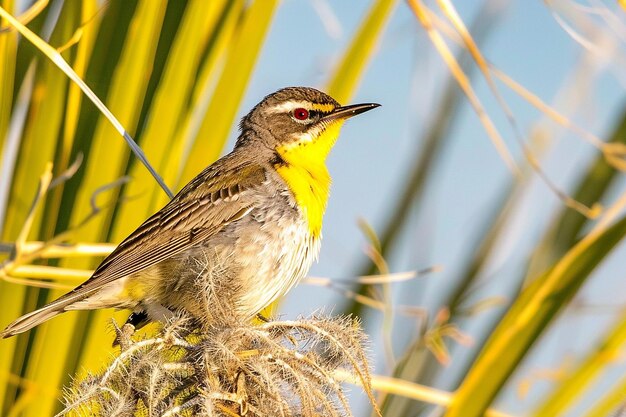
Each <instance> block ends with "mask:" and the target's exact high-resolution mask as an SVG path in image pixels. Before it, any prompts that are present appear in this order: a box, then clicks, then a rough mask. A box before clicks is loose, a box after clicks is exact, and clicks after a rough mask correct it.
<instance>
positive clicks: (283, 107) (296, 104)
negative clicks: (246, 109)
mask: <svg viewBox="0 0 626 417" xmlns="http://www.w3.org/2000/svg"><path fill="white" fill-rule="evenodd" d="M297 108H303V109H307V110H310V109H311V103H309V102H307V101H300V100H289V101H285V102H283V103H280V104H277V105H275V106H272V107H269V108H268V109H266V110H265V111H266V112H267V113H270V114H273V113H289V112H290V111H292V110H295V109H297Z"/></svg>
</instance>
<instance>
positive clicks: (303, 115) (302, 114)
mask: <svg viewBox="0 0 626 417" xmlns="http://www.w3.org/2000/svg"><path fill="white" fill-rule="evenodd" d="M293 117H295V118H296V119H298V120H306V119H308V118H309V111H308V110H307V109H303V108H302V107H298V108H297V109H295V110H294V111H293Z"/></svg>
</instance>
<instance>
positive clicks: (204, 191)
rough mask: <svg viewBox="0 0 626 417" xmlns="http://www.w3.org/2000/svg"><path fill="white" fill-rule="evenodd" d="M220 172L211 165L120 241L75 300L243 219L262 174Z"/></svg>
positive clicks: (246, 169) (256, 170) (254, 170)
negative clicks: (248, 194)
mask: <svg viewBox="0 0 626 417" xmlns="http://www.w3.org/2000/svg"><path fill="white" fill-rule="evenodd" d="M218 170H219V169H217V166H216V165H212V166H210V167H209V168H207V169H206V170H204V171H203V172H202V173H201V174H200V175H198V176H197V177H196V178H194V179H193V180H192V181H191V182H190V183H189V184H187V186H186V187H185V188H184V189H183V190H181V191H180V192H179V193H178V194H177V195H176V196H175V197H174V198H173V199H172V201H170V202H169V203H168V204H167V205H166V206H165V207H163V208H162V209H161V210H160V211H158V212H157V213H155V214H154V215H153V216H152V217H150V218H149V219H148V220H146V221H145V222H144V223H143V224H142V225H141V226H139V227H138V228H137V229H136V230H135V231H134V232H133V233H131V234H130V236H128V237H127V238H126V239H124V240H123V241H122V242H121V243H120V244H119V246H118V247H117V248H116V249H115V250H114V251H113V252H112V253H111V254H110V255H109V256H108V257H107V258H106V259H105V260H104V261H103V262H102V263H101V264H100V266H99V267H98V268H97V269H96V271H95V272H94V274H93V275H92V276H91V278H90V279H89V280H87V281H86V282H84V283H83V284H82V285H80V286H79V287H77V288H76V289H75V290H74V291H72V293H74V294H73V295H75V296H76V295H78V294H77V293H89V292H92V291H94V290H96V289H97V288H100V287H102V286H103V285H105V284H107V283H109V282H112V281H114V280H116V279H119V278H123V277H125V276H128V275H130V274H133V273H136V272H139V271H141V270H143V269H146V268H148V267H150V266H152V265H155V264H157V263H159V262H161V261H164V260H166V259H168V258H170V257H172V256H174V255H176V254H179V253H182V252H184V251H186V250H187V249H189V248H191V247H193V246H194V245H196V244H198V243H199V242H202V241H204V240H206V239H207V238H209V237H211V236H212V235H214V234H215V233H217V232H218V231H219V230H221V229H222V228H223V227H224V226H225V225H227V224H229V223H231V222H233V221H235V220H237V219H239V218H241V217H243V216H245V215H246V214H247V213H248V212H249V210H250V209H251V207H252V204H253V203H254V199H253V198H242V197H244V193H245V191H246V190H248V189H250V188H253V187H255V186H258V185H260V184H261V183H262V182H263V181H264V180H265V169H264V168H263V167H261V166H258V165H252V166H237V167H233V168H232V169H229V170H226V171H225V172H224V171H222V172H221V174H222V175H219V176H217V175H215V172H216V171H218Z"/></svg>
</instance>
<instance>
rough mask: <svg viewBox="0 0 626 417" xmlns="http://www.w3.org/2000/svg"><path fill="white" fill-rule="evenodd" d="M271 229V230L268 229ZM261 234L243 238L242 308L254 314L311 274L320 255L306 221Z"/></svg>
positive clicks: (317, 241)
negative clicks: (312, 265)
mask: <svg viewBox="0 0 626 417" xmlns="http://www.w3.org/2000/svg"><path fill="white" fill-rule="evenodd" d="M268 229H270V228H268ZM271 229H272V230H262V231H261V232H260V233H258V234H256V235H255V234H254V233H252V234H249V235H245V234H244V235H242V236H241V238H240V244H239V245H238V246H239V247H240V248H241V252H242V256H241V258H240V259H241V265H242V269H241V273H240V279H241V282H242V283H245V285H244V286H245V287H246V290H244V291H242V294H241V297H240V299H239V305H240V307H239V308H240V309H241V310H242V311H243V312H245V313H247V314H251V315H254V314H256V313H258V312H259V311H261V310H262V309H263V308H265V307H267V306H268V305H269V304H270V303H272V302H273V301H275V300H276V299H277V298H279V297H281V296H283V295H284V294H286V293H287V292H288V291H289V290H290V289H291V288H292V287H293V286H294V285H295V284H296V283H297V282H298V281H299V280H300V279H302V278H303V277H304V276H305V275H306V274H307V273H308V271H309V268H310V267H311V264H312V263H313V260H315V259H316V258H317V254H318V252H319V246H320V245H319V239H316V238H313V237H312V236H311V235H310V233H309V229H308V227H307V225H306V224H304V222H303V221H295V222H284V224H280V222H279V225H276V226H273V227H271Z"/></svg>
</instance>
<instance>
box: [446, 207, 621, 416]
mask: <svg viewBox="0 0 626 417" xmlns="http://www.w3.org/2000/svg"><path fill="white" fill-rule="evenodd" d="M624 234H626V218H622V219H621V220H620V221H619V222H617V223H615V224H614V225H613V226H611V227H610V228H608V229H606V230H604V231H602V232H598V233H594V232H592V233H591V234H589V235H587V236H586V237H585V238H584V239H582V240H581V241H580V242H579V243H578V244H576V245H575V246H574V247H573V248H572V249H571V250H569V251H568V252H567V253H566V254H565V256H563V258H561V259H560V260H559V261H558V262H557V263H556V264H555V265H554V266H553V267H552V268H550V270H548V271H547V272H546V273H544V274H543V275H542V276H541V277H539V278H537V279H536V280H534V282H533V284H532V285H530V286H528V287H527V288H526V289H524V291H523V292H522V293H521V294H520V296H519V298H518V299H517V300H516V301H515V302H514V304H513V306H512V307H511V309H510V310H509V311H508V313H507V314H506V315H505V316H504V318H503V319H502V321H501V322H500V324H499V325H498V327H497V328H496V330H495V331H494V333H493V334H492V335H491V337H490V338H489V340H488V341H487V343H486V345H485V346H484V348H483V349H482V352H481V354H480V356H479V357H478V359H477V360H476V362H475V363H474V365H473V366H472V368H471V369H470V371H469V373H468V375H467V376H466V378H465V380H464V381H463V383H462V384H461V387H460V388H459V390H458V391H457V395H456V397H455V399H454V401H453V403H452V405H451V406H450V408H449V409H448V412H447V413H446V414H445V417H480V416H482V415H483V413H484V412H485V410H486V409H487V408H488V407H489V405H490V404H491V403H492V401H493V399H494V398H495V397H496V395H497V394H498V392H499V391H500V390H501V389H502V387H503V386H504V384H505V382H506V381H507V379H508V378H509V376H510V375H511V373H512V372H513V371H514V370H515V368H516V366H517V365H518V364H519V362H520V361H521V360H522V359H523V358H524V356H525V354H526V353H527V352H528V350H529V349H530V348H531V347H532V346H533V344H534V343H535V342H536V341H537V340H538V338H539V337H540V336H541V334H542V333H543V331H544V329H545V328H546V327H547V326H548V325H549V324H550V322H552V320H554V319H555V318H556V315H557V313H558V312H559V311H560V310H561V309H562V308H563V307H564V306H566V305H567V303H568V302H569V301H570V300H571V298H572V297H573V296H574V294H576V291H577V290H578V288H579V287H580V286H581V285H582V284H583V282H585V280H586V279H587V278H588V277H589V275H590V274H591V272H592V271H593V270H594V268H595V267H596V266H597V265H598V264H599V263H600V262H601V261H602V260H603V259H604V258H605V257H606V255H607V254H608V253H609V252H610V251H611V249H613V247H614V246H615V245H616V244H617V243H618V242H619V241H620V240H621V239H622V238H623V236H624Z"/></svg>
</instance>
